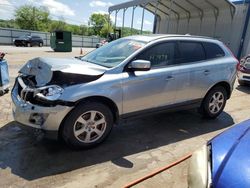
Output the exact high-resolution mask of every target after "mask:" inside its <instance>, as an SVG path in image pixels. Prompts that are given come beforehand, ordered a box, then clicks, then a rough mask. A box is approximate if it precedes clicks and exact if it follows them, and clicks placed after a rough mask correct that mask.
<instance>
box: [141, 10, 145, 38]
mask: <svg viewBox="0 0 250 188" xmlns="http://www.w3.org/2000/svg"><path fill="white" fill-rule="evenodd" d="M144 14H145V8H144V6H143V9H142V19H141V34H142V30H143V24H144Z"/></svg>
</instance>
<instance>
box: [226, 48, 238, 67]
mask: <svg viewBox="0 0 250 188" xmlns="http://www.w3.org/2000/svg"><path fill="white" fill-rule="evenodd" d="M224 46H225V47H226V48H227V50H228V51H229V52H230V54H231V55H232V56H233V57H234V59H235V60H236V61H237V66H236V67H237V69H238V65H239V64H240V62H239V60H238V59H237V58H236V57H235V55H234V53H233V52H232V51H231V50H230V48H228V47H227V45H225V44H224Z"/></svg>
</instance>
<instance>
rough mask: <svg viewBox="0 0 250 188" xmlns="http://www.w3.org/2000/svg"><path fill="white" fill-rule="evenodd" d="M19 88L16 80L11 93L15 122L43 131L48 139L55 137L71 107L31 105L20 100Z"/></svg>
mask: <svg viewBox="0 0 250 188" xmlns="http://www.w3.org/2000/svg"><path fill="white" fill-rule="evenodd" d="M20 87H21V86H20V84H19V82H18V79H17V81H16V83H15V85H14V88H13V90H12V93H11V97H12V102H13V116H14V119H15V121H17V122H19V123H21V124H23V125H26V126H29V127H33V128H35V129H40V130H43V131H44V132H46V133H49V134H50V136H49V137H50V138H51V135H55V136H53V137H57V135H58V134H57V132H58V130H59V127H60V124H61V123H62V121H63V119H64V118H65V116H66V115H67V114H68V113H69V112H70V110H71V109H72V108H73V107H72V106H64V105H55V106H51V107H47V106H40V105H38V104H32V103H31V102H29V101H25V100H23V99H22V98H21V96H20V95H19V91H20V89H23V88H20ZM52 133H53V134H52Z"/></svg>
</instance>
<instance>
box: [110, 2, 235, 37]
mask: <svg viewBox="0 0 250 188" xmlns="http://www.w3.org/2000/svg"><path fill="white" fill-rule="evenodd" d="M130 7H132V8H133V14H132V18H131V27H133V22H134V11H135V9H136V8H137V7H142V8H143V14H142V22H141V25H142V26H141V29H143V20H144V10H148V11H149V12H151V13H153V14H154V15H155V19H156V20H155V22H157V21H158V22H160V21H161V20H167V24H168V25H167V28H165V29H166V30H165V33H168V31H169V24H170V21H171V20H173V19H175V20H176V22H177V27H179V22H180V20H183V19H186V20H187V21H188V23H190V20H191V18H199V19H200V26H201V25H202V22H203V19H204V17H205V16H206V15H205V13H206V12H211V11H212V12H213V16H214V25H215V29H216V25H217V22H218V17H219V15H220V11H225V10H229V11H230V16H231V17H230V18H231V20H233V17H234V14H235V11H236V7H235V6H234V5H233V4H232V3H231V2H230V1H228V0H216V1H212V0H134V1H129V2H126V3H122V4H118V5H114V6H111V7H110V8H109V14H111V13H112V12H115V25H116V20H117V13H118V12H119V11H120V10H123V21H122V22H123V27H124V19H125V14H126V10H127V9H128V8H130ZM188 26H189V24H188ZM159 31H160V27H159V26H158V28H156V25H155V27H154V33H159ZM177 32H178V29H177Z"/></svg>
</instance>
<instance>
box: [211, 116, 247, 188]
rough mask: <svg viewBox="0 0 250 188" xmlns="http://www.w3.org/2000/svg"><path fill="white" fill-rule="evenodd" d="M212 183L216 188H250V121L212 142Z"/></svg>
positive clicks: (224, 133)
mask: <svg viewBox="0 0 250 188" xmlns="http://www.w3.org/2000/svg"><path fill="white" fill-rule="evenodd" d="M210 144H211V147H212V148H211V151H212V182H213V187H216V188H227V187H230V188H245V187H246V188H249V187H250V120H248V121H245V122H243V123H240V124H238V125H236V126H234V127H233V128H231V129H229V130H227V131H225V132H223V133H222V134H220V135H218V136H217V137H215V138H214V139H212V140H211V141H210Z"/></svg>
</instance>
